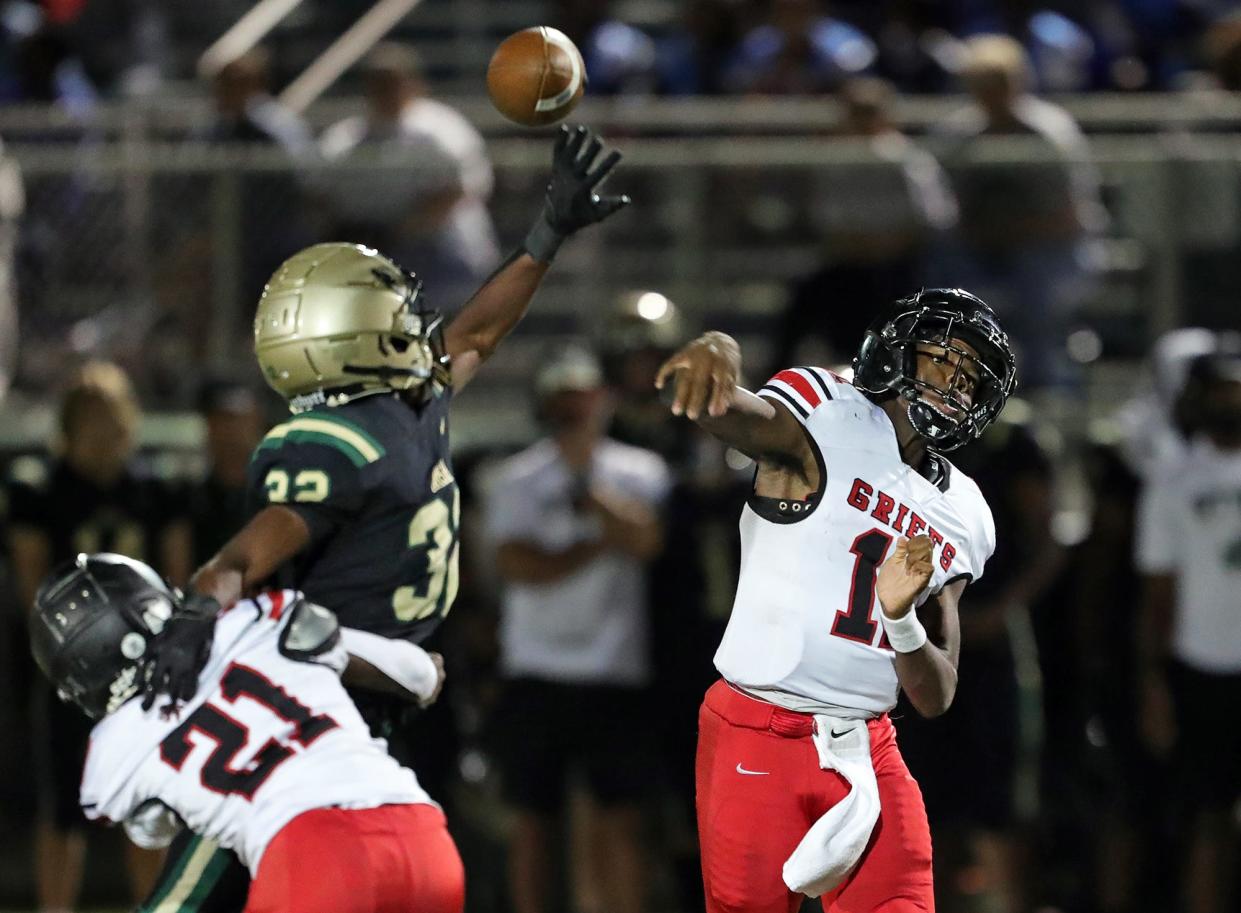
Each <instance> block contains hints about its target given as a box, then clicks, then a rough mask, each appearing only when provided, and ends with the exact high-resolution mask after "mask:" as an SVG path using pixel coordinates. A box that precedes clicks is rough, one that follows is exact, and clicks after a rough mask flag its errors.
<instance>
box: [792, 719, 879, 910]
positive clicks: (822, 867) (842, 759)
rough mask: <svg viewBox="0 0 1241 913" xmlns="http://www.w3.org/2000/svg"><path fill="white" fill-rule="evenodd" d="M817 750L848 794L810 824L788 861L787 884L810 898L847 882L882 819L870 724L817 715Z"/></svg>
mask: <svg viewBox="0 0 1241 913" xmlns="http://www.w3.org/2000/svg"><path fill="white" fill-rule="evenodd" d="M814 747H815V748H816V749H817V750H818V752H819V766H820V767H821V768H823V769H824V770H834V771H836V772H837V773H839V774H840V775H841V776H842V777H844V778H845V780H847V781H848V783H849V794H848V795H847V796H845V797H844V798H843V799H841V800H840V801H839V802H837V803H836V804H835V805H833V806H832V807H831V808H830V809H828V811H827V814H825V815H824V816H823V817H822V818H820V819H819V820H818V821H816V822H815V823H814V824H813V825H811V827H810V830H808V831H807V832H806V836H805V837H803V838H802V839H801V843H799V844H797V848H796V849H795V850H793V854H792V855H791V856H789V858H788V859H787V860H786V861H785V863H784V883H785V884H786V885H788V886H789V889H790V890H793V891H800V892H801V893H802V894H805V895H807V896H809V897H819V896H821V895H823V894H826V893H827V892H828V891H830V890H832V889H833V888H835V887H836V886H837V885H839V884H840V882H841V881H843V880H844V878H845V876H846V875H848V874H849V872H850V871H851V870H852V869H853V867H854V866H855V865H857V862H858V860H859V859H860V858H861V857H862V852H863V851H864V850H865V849H866V845H867V844H868V843H869V842H870V835H871V833H872V832H873V831H874V829H875V822H877V821H878V820H879V784H878V782H877V781H876V780H875V766H874V764H873V762H872V761H871V757H870V731H869V730H868V729H867V728H866V721H865V720H842V719H837V718H836V717H831V716H826V715H825V714H816V715H815V718H814Z"/></svg>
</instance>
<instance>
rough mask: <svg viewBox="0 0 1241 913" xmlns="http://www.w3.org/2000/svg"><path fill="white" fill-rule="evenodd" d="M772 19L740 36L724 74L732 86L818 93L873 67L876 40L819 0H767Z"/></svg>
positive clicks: (782, 92) (784, 92) (744, 90)
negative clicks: (833, 15) (837, 16)
mask: <svg viewBox="0 0 1241 913" xmlns="http://www.w3.org/2000/svg"><path fill="white" fill-rule="evenodd" d="M767 9H768V21H767V22H766V24H764V25H760V26H758V27H757V28H755V29H753V30H752V31H750V33H749V34H747V35H746V36H745V38H744V39H742V42H741V46H740V47H739V48H738V50H737V54H736V56H735V57H734V59H733V61H732V63H731V64H730V66H729V68H728V72H727V74H726V76H725V81H726V84H727V86H728V88H729V90H730V91H732V92H737V93H743V94H756V95H816V94H819V93H822V92H831V91H832V90H834V89H836V88H838V87H839V86H840V84H841V83H842V82H844V80H845V79H847V78H848V77H850V76H856V75H858V74H861V73H863V72H865V71H866V70H868V69H870V67H871V66H872V65H873V64H874V62H875V57H876V53H877V51H876V48H875V44H874V42H872V41H871V40H870V38H868V37H867V36H866V34H865V33H864V32H861V31H859V30H858V29H856V28H854V27H853V26H852V25H850V24H848V23H847V22H844V21H842V20H839V19H833V18H831V17H830V16H828V15H826V14H825V13H824V11H823V7H822V3H821V0H767Z"/></svg>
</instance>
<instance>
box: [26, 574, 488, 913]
mask: <svg viewBox="0 0 1241 913" xmlns="http://www.w3.org/2000/svg"><path fill="white" fill-rule="evenodd" d="M180 601H181V599H180V594H179V593H177V592H176V591H174V590H172V589H171V588H170V587H169V586H168V585H167V584H165V583H164V581H163V580H162V579H160V577H159V575H157V574H156V573H155V572H154V571H153V570H151V569H150V568H149V567H147V566H146V565H145V564H142V563H140V562H137V561H133V560H131V559H129V558H124V557H122V556H120V555H110V554H106V553H105V554H98V555H90V556H88V555H79V556H78V557H77V559H76V560H74V561H70V562H66V563H65V564H63V565H61V566H60V567H59V568H58V569H57V570H55V571H53V572H52V573H51V574H50V575H49V576H48V577H47V578H46V579H45V580H44V582H43V585H42V586H41V587H40V589H39V593H38V596H37V597H36V598H35V606H34V614H33V617H32V620H31V625H30V640H31V648H32V650H33V652H34V655H35V659H36V661H37V662H38V664H39V667H40V668H41V669H42V670H43V672H44V674H45V675H47V677H48V678H49V679H51V681H52V682H53V684H54V685H55V686H56V688H57V689H58V691H59V692H60V695H61V698H62V700H65V701H71V702H73V703H75V704H77V705H78V707H79V709H81V710H82V711H84V712H85V713H86V715H87V716H89V717H91V718H92V719H94V720H96V721H97V722H96V724H95V727H94V729H93V730H92V731H91V738H90V751H89V753H88V755H87V758H86V763H85V769H84V771H83V775H82V787H81V803H82V810H83V811H84V812H85V813H86V816H87V817H88V818H91V819H95V820H100V819H102V820H106V821H113V822H121V823H124V825H125V829H126V831H127V832H128V833H129V834H130V836H131V838H132V839H133V840H134V842H135V843H138V844H139V845H142V846H146V847H148V848H150V847H154V846H159V845H163V844H165V843H166V842H167V841H168V840H170V839H171V837H172V834H173V833H174V832H175V831H176V830H178V829H180V827H181V826H182V825H183V824H184V825H185V826H186V827H187V828H188V829H190V830H191V831H193V832H194V833H195V834H199V835H202V836H203V837H209V838H211V839H213V840H215V841H218V842H219V844H220V845H221V846H224V847H229V848H231V849H234V850H235V851H236V852H237V854H238V856H239V857H240V858H241V860H242V862H244V863H245V864H246V866H247V867H248V868H249V870H250V872H251V873H252V874H253V875H254V881H253V883H252V884H251V887H250V896H249V899H248V901H247V903H246V906H245V913H285V911H291V910H296V911H297V913H386V911H395V910H413V909H417V910H421V911H427V913H460V911H461V910H462V908H463V906H464V903H465V872H464V869H463V868H462V865H461V858H460V856H459V855H458V854H457V848H456V846H455V844H454V843H453V840H452V837H451V836H450V835H449V833H448V828H447V825H446V823H445V821H444V813H443V812H442V811H441V810H440V808H439V806H437V805H436V804H435V803H434V802H432V800H431V798H430V797H429V796H428V795H427V794H426V792H425V791H424V790H423V789H422V787H421V786H419V784H418V780H417V778H416V777H415V776H414V774H413V773H412V772H411V771H410V770H408V769H405V768H403V767H401V766H400V765H399V764H398V763H397V762H396V761H394V760H393V759H392V758H391V757H390V756H389V755H388V753H387V752H386V751H385V750H384V746H383V743H382V742H379V741H377V740H375V739H373V738H372V737H371V735H370V733H369V731H368V729H367V726H366V724H365V723H364V722H363V720H362V717H361V716H360V715H359V713H358V711H357V709H356V708H355V707H354V705H353V702H352V701H351V700H350V698H349V695H348V694H347V693H346V692H345V689H344V688H343V687H342V686H341V682H340V676H341V674H342V673H344V674H345V675H346V676H349V675H356V676H361V677H362V678H363V680H366V681H368V682H369V683H371V684H372V685H379V684H380V683H382V686H383V687H387V688H390V689H391V690H392V691H393V692H394V693H396V694H399V695H401V697H402V699H404V700H410V701H419V702H421V703H423V704H424V705H425V704H428V703H430V702H432V701H434V700H435V698H436V696H437V695H438V694H439V690H440V686H441V684H442V682H443V677H442V669H439V668H437V666H436V665H435V664H434V663H433V662H432V660H431V657H430V656H429V655H428V654H427V653H425V652H424V651H423V650H422V649H421V648H420V647H416V646H414V645H413V644H411V643H408V642H403V641H397V640H387V639H385V638H382V637H378V636H376V635H373V634H365V633H363V632H361V631H351V630H348V629H344V630H341V629H340V628H339V626H338V625H337V622H336V618H335V616H334V615H333V614H332V613H331V612H329V611H327V610H326V609H323V608H321V607H319V606H316V605H314V604H312V603H310V602H308V601H306V600H305V599H303V598H302V596H301V594H299V593H296V592H293V591H289V590H274V591H271V592H269V593H264V594H262V595H259V596H257V597H256V598H254V599H252V600H248V601H245V602H239V603H237V604H236V605H234V606H233V608H231V609H230V610H229V611H227V612H226V613H225V614H224V615H222V616H221V618H220V621H219V624H218V626H217V636H216V639H215V644H214V647H213V649H212V651H211V654H210V656H209V657H208V660H207V664H206V666H205V667H204V669H203V672H202V675H201V677H200V678H199V682H198V688H197V691H196V694H195V696H194V697H193V698H192V699H190V700H189V701H188V702H187V703H186V704H185V705H184V706H183V707H182V708H181V713H180V714H176V715H169V714H165V713H162V712H161V710H160V709H156V708H151V709H143V706H142V703H143V702H142V701H141V700H138V698H140V696H141V692H142V688H143V679H144V678H145V676H146V674H147V672H148V659H147V656H148V653H149V648H150V646H151V644H152V643H153V642H154V641H155V639H156V637H157V636H158V634H159V633H160V631H161V630H162V629H163V627H164V625H165V624H166V622H167V621H168V619H169V618H170V617H171V615H172V613H173V612H174V611H175V610H176V609H177V608H178V607H179V604H180ZM381 670H382V671H381ZM342 846H348V847H349V852H348V853H341V852H340V849H341V847H342ZM217 864H218V863H217Z"/></svg>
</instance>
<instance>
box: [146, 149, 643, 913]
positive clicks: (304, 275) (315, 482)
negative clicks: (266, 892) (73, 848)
mask: <svg viewBox="0 0 1241 913" xmlns="http://www.w3.org/2000/svg"><path fill="white" fill-rule="evenodd" d="M601 151H602V143H601V142H600V141H599V140H598V139H597V138H596V137H594V136H593V135H592V133H591V132H590V131H589V130H587V129H586V128H585V127H577V128H574V129H569V128H564V127H562V128H561V131H560V134H559V136H558V137H557V140H556V146H555V151H554V153H553V157H552V174H551V179H550V182H549V183H548V187H547V194H546V196H545V199H544V205H543V209H542V211H541V213H540V215H539V217H538V218H537V219H536V221H535V223H534V226H533V227H532V229H531V230H530V232H529V234H528V235H527V237H526V239H525V242H524V244H523V246H522V247H521V248H520V249H518V250H517V251H516V252H515V253H514V254H513V255H512V256H511V257H510V258H509V259H508V260H507V261H506V262H505V264H504V265H503V266H502V267H501V268H500V269H499V270H498V271H497V272H496V273H495V274H494V275H493V276H492V277H491V278H490V279H489V280H488V281H487V282H486V283H485V284H484V285H483V287H482V288H481V289H480V290H479V291H478V292H477V293H476V294H475V295H474V297H473V298H471V299H470V301H469V302H467V303H466V305H465V306H464V307H463V308H462V309H461V311H460V312H459V313H458V314H457V316H456V317H455V318H454V319H453V320H452V321H451V322H449V323H448V324H447V325H446V326H444V325H442V322H441V318H440V316H439V314H438V313H436V312H434V311H431V310H429V309H428V308H426V307H425V306H424V304H423V301H422V292H421V284H420V283H419V281H418V280H417V279H416V278H415V276H414V275H413V274H411V273H407V272H405V271H404V270H402V269H401V268H400V267H398V266H397V265H396V264H395V263H393V262H392V261H391V260H389V259H387V258H386V257H384V256H382V255H381V254H379V253H378V252H376V251H373V250H370V249H368V248H364V247H360V246H358V245H353V244H318V245H314V246H312V247H310V248H307V249H306V250H303V251H301V252H300V253H298V254H296V255H294V256H293V257H291V258H290V259H289V260H287V261H286V262H285V263H284V264H283V265H282V266H281V267H280V268H279V269H278V270H277V271H276V273H275V274H274V275H273V276H272V278H271V280H270V281H269V282H268V284H267V286H266V288H265V289H264V292H263V296H262V298H261V299H260V302H259V307H258V313H257V315H256V318H255V352H256V355H257V357H258V360H259V364H260V367H261V368H262V370H263V372H264V374H265V376H266V377H267V380H268V382H269V383H270V384H271V385H272V386H273V387H274V388H275V389H276V390H277V391H278V392H280V393H282V394H283V395H285V397H286V398H287V399H288V400H289V405H290V410H291V412H292V413H293V414H292V416H291V417H290V419H289V420H288V421H286V422H285V423H283V424H281V425H278V426H277V427H276V428H274V429H272V431H271V432H269V433H268V434H267V436H266V437H265V438H264V439H263V441H262V442H261V443H260V444H259V446H258V448H257V449H256V451H255V455H254V459H253V461H252V464H251V469H250V480H249V485H250V491H251V496H252V498H253V499H254V500H255V502H256V503H255V507H256V512H255V513H254V514H253V516H252V517H251V519H250V520H249V522H248V523H247V524H246V526H245V527H244V528H243V529H242V530H241V531H240V532H239V533H238V534H237V535H236V536H234V537H233V538H232V539H231V540H230V541H229V542H228V543H227V544H225V545H224V546H223V548H221V550H220V551H219V552H218V553H217V554H216V555H215V556H214V557H213V558H211V559H210V560H209V561H208V562H207V563H206V564H205V565H204V566H203V567H202V568H201V569H200V570H199V571H198V572H197V574H196V575H195V576H194V578H193V580H192V583H191V592H190V593H189V594H187V598H186V600H185V605H184V608H183V609H182V610H181V611H180V612H179V613H178V614H177V615H176V616H174V617H173V619H171V620H170V622H169V623H168V625H167V627H166V628H165V630H164V632H163V634H162V635H161V637H160V639H159V641H158V642H157V643H156V644H155V645H154V648H153V652H152V662H151V667H150V678H149V691H148V694H147V699H148V700H149V701H154V700H160V699H162V696H164V695H166V696H167V697H168V698H169V699H170V701H171V702H172V703H173V704H175V703H176V702H178V701H181V700H186V699H188V698H189V697H190V696H191V695H192V694H193V689H194V686H195V682H196V679H197V676H198V671H199V669H200V667H201V664H202V661H203V659H204V658H205V656H206V655H207V651H208V650H209V648H210V644H211V635H212V631H213V628H214V620H215V616H216V615H217V614H218V613H219V611H220V610H221V609H222V608H227V607H228V606H229V605H231V604H232V603H233V602H235V601H236V600H237V599H238V598H240V597H241V596H242V595H243V594H244V593H247V592H249V591H251V590H253V589H254V588H255V587H257V586H259V585H261V584H263V583H264V582H266V581H269V580H271V579H272V578H273V577H275V578H277V579H278V580H279V583H280V584H281V585H286V586H293V587H296V588H297V589H299V590H301V591H303V592H304V593H305V594H306V595H307V597H308V598H310V599H311V600H313V601H314V602H316V603H319V604H322V605H324V606H326V607H328V608H330V609H332V610H333V611H335V612H336V614H337V615H338V616H339V617H340V618H341V620H342V623H343V624H346V625H348V626H350V627H354V628H359V629H362V630H367V631H372V632H375V633H379V634H383V635H387V636H391V637H402V638H408V639H411V640H413V641H416V642H417V641H421V640H423V639H424V638H425V637H426V636H428V635H429V634H430V632H431V631H432V630H433V629H434V628H435V627H436V626H437V625H438V624H439V622H440V621H441V620H442V619H443V617H444V615H445V614H446V613H447V612H448V610H449V608H450V606H451V605H452V601H453V597H454V596H455V594H456V589H457V523H458V519H459V510H460V507H459V500H458V499H459V495H458V492H457V486H456V483H455V481H454V479H453V474H452V468H451V461H450V458H449V450H448V409H449V403H450V401H451V397H452V395H453V394H454V393H456V392H459V391H460V390H461V388H462V387H463V386H464V385H465V384H466V383H468V382H469V380H470V379H471V378H472V377H473V375H474V373H475V371H476V370H477V368H478V366H479V365H480V364H481V363H482V362H483V361H485V360H486V359H487V358H488V357H489V356H490V355H491V354H492V352H493V351H494V350H495V348H496V346H497V345H498V344H499V342H500V341H501V340H502V339H503V338H504V336H506V335H507V334H508V332H509V331H510V330H512V328H513V327H514V326H515V325H516V324H517V322H518V321H519V320H520V319H521V317H522V315H523V314H524V313H525V311H526V308H527V306H528V305H529V303H530V300H531V298H532V296H533V294H534V292H535V290H536V289H537V287H538V285H539V283H540V282H541V280H542V278H543V275H544V274H545V273H546V271H547V268H548V265H549V263H550V261H551V259H552V257H553V256H554V254H555V252H556V249H557V248H558V247H559V245H560V243H561V242H562V241H564V240H565V239H566V238H567V237H568V236H569V235H571V234H573V233H574V232H576V231H578V230H579V229H581V228H584V227H586V226H588V225H590V224H593V223H595V222H599V221H601V220H602V219H604V218H606V217H608V216H609V215H611V214H612V213H614V212H615V211H617V210H618V209H620V208H621V207H622V206H623V205H625V204H626V203H628V198H627V197H624V196H600V195H599V193H598V192H597V188H598V186H599V184H600V182H601V181H602V180H603V179H604V178H605V177H606V176H607V174H608V173H609V172H610V171H611V170H612V168H613V167H615V165H616V163H617V162H618V161H619V159H620V153H619V152H616V151H612V152H610V153H608V154H607V155H606V156H604V157H603V158H602V159H599V160H598V162H597V163H596V159H598V158H599V155H600V153H601ZM363 703H365V699H364V701H363ZM384 713H385V711H384V709H383V705H382V703H381V704H380V709H379V711H378V715H379V716H381V717H382V716H383V715H384ZM375 722H376V721H375V720H372V723H373V725H374V723H375ZM378 722H379V723H380V724H381V725H382V724H383V722H384V721H383V720H382V719H381V720H379V721H378ZM179 849H180V848H179V847H178V846H177V845H174V847H173V852H172V853H171V854H170V860H169V863H168V865H167V866H166V867H165V873H164V877H163V878H162V879H161V883H160V885H159V886H158V888H157V890H156V893H155V895H154V896H153V897H152V898H151V899H150V900H148V902H147V904H146V905H145V907H144V909H145V910H155V909H158V910H160V911H161V913H162V911H177V913H199V911H206V910H211V911H218V913H237V911H239V910H240V908H241V905H242V904H243V903H244V891H245V881H244V874H245V870H244V869H243V868H241V867H240V866H239V865H238V864H237V863H236V861H235V860H233V861H231V862H230V861H228V860H226V859H222V858H221V856H222V851H215V855H212V848H211V847H210V846H206V845H204V844H203V843H202V842H201V841H200V842H198V843H197V844H195V845H194V846H193V848H192V851H188V852H187V851H181V852H178V850H179Z"/></svg>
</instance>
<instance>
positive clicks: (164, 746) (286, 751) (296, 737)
mask: <svg viewBox="0 0 1241 913" xmlns="http://www.w3.org/2000/svg"><path fill="white" fill-rule="evenodd" d="M220 690H221V691H222V692H223V696H224V699H225V700H226V701H228V702H229V703H230V704H231V703H235V702H236V700H237V699H238V698H239V697H242V696H245V697H248V698H252V699H253V700H255V701H257V702H258V703H260V704H262V705H263V706H264V707H266V708H267V709H268V710H270V711H271V712H272V713H274V714H275V715H276V716H278V717H280V718H281V719H282V720H285V721H286V722H289V723H292V724H293V734H292V737H291V739H290V741H293V742H297V743H298V744H299V745H302V746H308V745H310V744H311V743H312V742H313V741H314V740H315V739H317V738H319V736H321V735H323V734H324V733H325V732H331V731H332V730H333V729H335V728H336V727H337V723H336V721H335V720H334V719H332V718H331V717H330V716H326V715H318V716H316V715H315V714H313V713H311V712H310V709H309V708H308V707H306V705H304V704H302V703H300V702H299V701H297V700H295V699H294V698H292V697H290V696H289V694H288V693H286V692H285V690H284V689H283V688H280V687H279V686H277V685H275V684H273V683H272V682H271V681H270V680H269V679H268V678H267V677H266V676H264V675H263V674H262V673H261V672H257V671H255V670H254V669H251V668H250V667H249V666H243V665H241V664H240V663H233V664H232V665H231V666H229V667H228V671H227V672H225V673H224V677H223V678H222V679H221V680H220ZM191 732H200V733H202V734H203V735H204V736H206V737H207V738H209V739H211V741H213V742H215V748H214V749H213V750H212V752H211V754H210V755H208V756H207V760H206V761H204V762H203V768H202V772H201V773H200V774H199V780H200V781H201V782H202V785H203V786H204V787H206V788H207V789H209V790H211V791H212V792H215V793H222V794H223V795H226V796H238V795H239V796H245V798H247V799H253V798H254V794H255V793H256V792H257V791H258V788H259V787H260V786H262V785H263V784H264V783H266V782H267V778H268V777H270V776H271V775H272V772H273V771H275V769H276V768H277V767H279V766H280V765H281V764H283V763H284V762H285V761H287V760H288V759H289V758H290V757H291V756H292V755H293V749H292V748H291V747H290V746H289V745H287V744H283V743H281V742H278V741H276V740H275V739H268V740H267V743H266V744H265V745H264V746H263V747H262V748H260V749H259V751H258V754H256V755H254V756H253V758H252V759H251V760H250V761H249V763H247V764H246V765H244V766H243V767H240V768H238V767H236V766H235V762H236V760H237V755H238V754H240V753H241V751H242V749H244V748H245V747H246V742H247V741H248V740H249V738H250V730H249V729H247V728H246V726H245V724H243V723H239V722H237V720H235V719H233V718H232V717H231V716H229V715H228V714H227V713H225V712H224V711H223V710H221V709H220V708H219V707H217V706H215V705H214V704H203V705H202V706H201V707H199V708H198V709H197V710H195V711H194V712H193V713H192V714H190V716H189V717H188V718H187V719H186V721H185V722H184V723H182V724H181V725H180V726H178V727H177V728H176V729H174V730H173V731H172V732H171V733H169V735H168V737H167V738H165V739H164V741H163V742H161V743H160V746H159V756H160V758H161V760H163V762H164V763H165V764H167V765H168V766H169V767H171V768H173V769H174V770H178V771H179V770H180V769H181V767H182V766H183V765H184V764H185V760H186V758H188V757H189V756H190V752H192V751H193V750H194V743H193V742H192V741H191V740H190V733H191Z"/></svg>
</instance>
